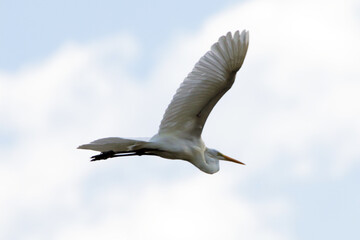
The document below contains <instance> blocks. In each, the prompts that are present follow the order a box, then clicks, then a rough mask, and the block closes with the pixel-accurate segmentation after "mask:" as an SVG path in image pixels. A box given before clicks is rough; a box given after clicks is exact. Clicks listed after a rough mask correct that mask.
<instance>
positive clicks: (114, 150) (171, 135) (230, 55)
mask: <svg viewBox="0 0 360 240" xmlns="http://www.w3.org/2000/svg"><path fill="white" fill-rule="evenodd" d="M248 45H249V33H248V31H245V30H244V31H242V33H241V34H239V31H236V32H235V34H234V35H233V36H232V34H231V33H230V32H229V33H227V34H226V36H222V37H220V38H219V41H218V42H217V43H215V44H213V45H212V47H211V50H210V51H208V52H207V53H206V54H205V55H204V56H203V57H202V58H201V59H200V60H199V62H197V63H196V65H195V67H194V69H193V70H192V72H190V74H189V75H188V76H187V77H186V78H185V80H184V82H183V83H182V84H181V85H180V88H179V89H178V90H177V92H176V94H175V96H174V97H173V99H172V101H171V103H170V105H169V106H168V108H167V109H166V111H165V114H164V117H163V119H162V121H161V124H160V127H159V132H158V133H157V134H155V135H154V136H153V137H152V138H150V140H148V141H146V140H137V139H126V138H115V137H111V138H102V139H98V140H95V141H93V142H91V143H89V144H84V145H81V146H79V147H78V148H79V149H90V150H95V151H99V152H101V154H99V155H95V156H93V157H92V160H91V161H96V160H102V159H107V158H112V157H122V156H133V155H139V156H140V155H157V156H160V157H163V158H167V159H182V160H186V161H188V162H190V163H192V164H193V165H195V166H196V167H198V168H199V169H200V170H202V171H204V172H206V173H209V174H213V173H216V172H217V171H219V160H225V161H231V162H234V163H239V164H244V163H242V162H240V161H237V160H235V159H233V158H230V157H228V156H226V155H224V154H222V153H220V152H219V151H217V150H215V149H211V148H207V147H206V146H205V144H204V142H203V140H202V139H201V132H202V130H203V127H204V124H205V121H206V119H207V118H208V116H209V114H210V112H211V110H212V109H213V107H214V106H215V104H216V103H217V102H218V101H219V99H220V98H221V97H222V96H223V95H224V94H225V93H226V92H227V91H228V90H229V89H230V88H231V86H232V85H233V83H234V81H235V76H236V72H237V71H238V70H239V69H240V67H241V65H242V64H243V62H244V58H245V55H246V52H247V49H248Z"/></svg>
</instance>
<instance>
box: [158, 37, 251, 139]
mask: <svg viewBox="0 0 360 240" xmlns="http://www.w3.org/2000/svg"><path fill="white" fill-rule="evenodd" d="M248 45H249V33H248V32H247V31H243V32H242V33H241V34H239V31H236V32H235V34H234V36H232V35H231V33H230V32H229V33H227V34H226V36H222V37H220V39H219V41H218V42H217V43H215V44H214V45H212V47H211V50H210V51H208V52H207V53H206V54H205V55H204V56H203V57H202V58H201V59H200V60H199V62H197V63H196V65H195V67H194V69H193V70H192V71H191V73H189V75H188V76H187V77H186V78H185V80H184V82H183V83H182V84H181V85H180V88H179V89H178V90H177V92H176V94H175V96H174V97H173V99H172V101H171V103H170V104H169V106H168V108H167V109H166V111H165V114H164V117H163V119H162V121H161V124H160V128H159V134H166V133H170V132H171V133H172V134H179V135H181V136H197V137H199V136H200V135H201V132H202V129H203V126H204V124H205V121H206V119H207V118H208V116H209V114H210V112H211V110H212V109H213V107H214V106H215V104H216V103H217V102H218V101H219V99H220V98H221V97H222V96H223V95H224V94H225V93H226V92H227V91H228V90H229V89H230V88H231V86H232V84H233V83H234V80H235V75H236V72H237V71H238V70H239V69H240V67H241V65H242V64H243V62H244V58H245V55H246V52H247V49H248Z"/></svg>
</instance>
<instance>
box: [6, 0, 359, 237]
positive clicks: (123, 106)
mask: <svg viewBox="0 0 360 240" xmlns="http://www.w3.org/2000/svg"><path fill="white" fill-rule="evenodd" d="M238 29H239V30H242V29H248V30H249V31H250V46H249V51H248V55H247V58H246V60H245V63H244V65H243V68H242V69H241V71H240V72H239V73H238V75H237V80H236V82H235V84H234V85H233V87H232V89H231V90H230V91H229V92H228V93H227V94H226V95H225V96H224V98H223V99H222V100H221V101H220V102H219V104H218V105H217V106H216V108H215V109H214V111H213V113H212V114H211V115H210V117H209V119H208V122H207V124H206V128H205V130H204V133H203V138H204V141H205V143H206V144H207V145H208V146H209V147H212V148H216V149H218V150H220V151H221V152H223V153H225V154H227V155H229V156H232V157H234V158H236V159H239V160H241V161H243V162H245V163H246V164H247V165H246V166H238V165H234V164H231V163H227V162H224V163H222V164H221V169H220V172H218V173H216V174H214V175H207V174H205V173H202V172H200V171H199V170H198V169H196V168H195V167H193V166H192V165H190V164H189V163H186V162H182V161H169V160H163V159H160V158H156V157H132V158H130V157H129V158H122V159H112V160H109V161H101V162H95V163H90V162H89V157H90V156H91V155H92V154H93V152H90V151H83V150H76V147H77V146H78V145H80V144H83V143H87V142H89V141H91V140H94V139H97V138H101V137H108V136H123V137H142V136H143V137H147V136H152V135H153V134H154V133H155V132H156V131H157V128H158V124H159V122H160V120H161V117H162V114H163V113H164V111H165V108H166V106H167V104H168V103H169V102H170V100H171V97H172V95H173V94H174V93H175V91H176V88H177V87H178V86H179V84H180V82H181V81H182V80H183V78H184V77H185V76H186V74H187V73H188V72H189V71H191V69H192V67H193V65H194V64H195V62H196V61H197V60H198V59H199V58H200V57H201V56H202V55H203V54H204V53H205V52H206V51H207V50H208V49H209V48H210V46H211V44H212V43H214V42H215V41H217V39H218V37H219V36H221V35H223V34H225V33H226V32H227V31H235V30H238ZM359 43H360V3H359V2H358V1H356V0H345V1H344V0H341V1H340V0H339V1H336V0H330V1H329V0H326V1H325V0H323V1H322V0H304V1H281V0H271V1H268V0H266V1H265V0H247V1H235V0H225V1H224V0H212V1H205V0H201V1H195V2H194V1H179V2H177V3H173V2H170V1H161V0H159V1H111V0H107V1H82V0H76V1H74V0H72V1H32V2H29V1H10V0H4V1H1V3H0V152H1V158H0V211H1V214H0V238H1V239H55V240H60V239H131V240H132V239H251V240H252V239H254V240H260V239H261V240H264V239H271V240H272V239H274V240H275V239H276V240H278V239H279V240H285V239H286V240H290V239H294V240H296V239H358V238H359V237H360V233H359V231H360V230H359V222H360V191H359V182H360V176H359V170H360V106H359V103H360V94H359V91H360V80H359V79H360V68H359V64H360V45H359Z"/></svg>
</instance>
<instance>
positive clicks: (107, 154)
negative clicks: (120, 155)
mask: <svg viewBox="0 0 360 240" xmlns="http://www.w3.org/2000/svg"><path fill="white" fill-rule="evenodd" d="M114 156H115V152H114V151H108V152H102V153H101V154H99V155H95V156H92V157H91V160H90V161H98V160H105V159H108V158H111V157H114Z"/></svg>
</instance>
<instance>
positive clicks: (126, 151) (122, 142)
mask: <svg viewBox="0 0 360 240" xmlns="http://www.w3.org/2000/svg"><path fill="white" fill-rule="evenodd" d="M148 143H149V142H148V141H147V140H145V139H142V140H138V139H128V138H118V137H109V138H101V139H98V140H95V141H93V142H91V143H88V144H84V145H81V146H79V147H78V149H88V150H94V151H99V152H101V154H99V155H95V156H93V157H92V161H95V160H102V159H107V158H111V157H120V156H130V155H144V154H149V151H150V150H151V149H149V148H148Z"/></svg>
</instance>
